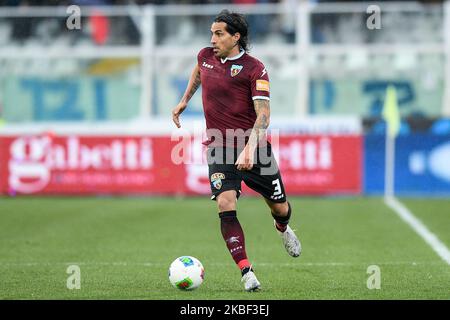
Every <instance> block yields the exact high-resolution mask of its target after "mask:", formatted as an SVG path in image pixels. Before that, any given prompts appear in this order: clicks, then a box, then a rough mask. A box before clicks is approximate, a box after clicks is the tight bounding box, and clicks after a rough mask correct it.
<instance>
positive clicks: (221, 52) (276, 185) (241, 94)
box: [172, 10, 301, 291]
mask: <svg viewBox="0 0 450 320" xmlns="http://www.w3.org/2000/svg"><path fill="white" fill-rule="evenodd" d="M247 52H248V24H247V21H246V20H245V18H244V16H243V15H241V14H238V13H230V12H229V11H228V10H223V11H222V12H221V13H219V15H217V16H216V18H215V19H214V22H213V23H212V25H211V47H207V48H204V49H202V50H200V52H199V53H198V56H197V65H196V66H195V67H194V70H193V71H192V74H191V76H190V79H189V83H188V85H187V88H186V91H185V93H184V95H183V97H182V99H181V101H180V102H179V104H178V105H177V106H176V107H175V108H174V109H173V111H172V119H173V121H174V123H175V125H176V126H177V127H178V128H180V127H181V126H180V119H179V117H180V115H181V113H182V112H183V111H184V110H185V109H186V107H187V104H188V102H189V100H190V99H191V97H192V96H193V94H194V93H195V92H196V90H197V89H198V87H199V86H200V85H202V100H203V110H204V114H205V119H206V127H207V130H206V131H207V132H206V133H207V137H208V140H207V141H206V142H205V144H207V145H208V167H209V177H210V184H211V190H212V197H211V199H213V200H216V201H217V206H218V211H219V217H220V221H221V232H222V236H223V238H224V240H225V242H226V246H227V248H228V249H229V251H230V253H231V256H232V257H233V259H234V261H235V262H236V265H237V266H238V267H239V269H240V270H241V275H242V282H243V283H244V287H245V290H247V291H256V290H259V289H260V286H261V285H260V282H259V281H258V279H257V278H256V275H255V273H254V270H253V268H252V265H251V264H250V262H249V259H248V258H247V253H246V250H245V239H244V232H243V230H242V228H241V225H240V223H239V221H238V218H237V215H236V203H237V199H238V198H239V196H240V193H241V182H242V181H244V182H245V183H246V184H247V185H248V186H249V187H250V188H251V189H253V190H255V191H256V192H258V193H259V194H261V195H262V196H263V197H264V200H265V202H266V203H267V205H268V206H269V208H270V210H271V213H272V216H273V218H274V225H275V228H276V231H277V232H278V233H279V234H280V236H281V238H282V240H283V243H284V247H285V248H286V250H287V252H288V254H289V255H291V256H292V257H298V256H299V255H300V252H301V245H300V241H299V240H298V238H297V236H296V235H295V233H294V232H293V230H292V229H291V228H290V227H289V225H288V223H289V219H290V217H291V206H290V204H289V202H288V201H287V199H286V194H285V190H284V186H283V181H282V179H281V175H280V172H279V170H278V166H277V163H276V161H275V158H274V156H273V154H272V150H271V145H270V143H269V142H268V141H267V138H266V130H267V128H268V126H269V118H270V105H269V101H270V88H269V77H268V74H267V70H266V68H265V67H264V65H263V64H262V63H261V62H260V61H259V60H258V59H256V58H254V57H252V56H251V55H249V54H248V53H247Z"/></svg>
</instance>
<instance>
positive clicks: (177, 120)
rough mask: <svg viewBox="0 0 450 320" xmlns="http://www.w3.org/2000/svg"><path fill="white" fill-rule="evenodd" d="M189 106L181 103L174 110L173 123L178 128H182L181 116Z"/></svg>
mask: <svg viewBox="0 0 450 320" xmlns="http://www.w3.org/2000/svg"><path fill="white" fill-rule="evenodd" d="M186 107H187V104H186V103H184V102H180V103H179V104H178V105H177V106H176V107H175V109H173V110H172V120H173V123H175V125H176V126H177V128H181V124H180V115H181V114H182V113H183V111H184V109H186Z"/></svg>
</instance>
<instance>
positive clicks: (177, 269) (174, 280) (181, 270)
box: [169, 256, 205, 290]
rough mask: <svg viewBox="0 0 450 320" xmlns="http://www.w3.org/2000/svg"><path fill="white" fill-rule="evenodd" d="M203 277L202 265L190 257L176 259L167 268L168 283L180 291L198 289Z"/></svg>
mask: <svg viewBox="0 0 450 320" xmlns="http://www.w3.org/2000/svg"><path fill="white" fill-rule="evenodd" d="M204 276H205V269H204V268H203V265H202V263H201V262H200V261H199V260H198V259H197V258H194V257H191V256H182V257H178V258H176V259H175V260H174V261H173V262H172V264H171V265H170V267H169V281H170V283H171V284H172V285H173V286H174V287H175V288H178V289H180V290H194V289H196V288H198V287H199V286H200V285H201V284H202V283H203V279H204Z"/></svg>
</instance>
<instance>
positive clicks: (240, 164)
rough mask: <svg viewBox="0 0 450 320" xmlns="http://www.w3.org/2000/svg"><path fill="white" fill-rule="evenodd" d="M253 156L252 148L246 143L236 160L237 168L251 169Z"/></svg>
mask: <svg viewBox="0 0 450 320" xmlns="http://www.w3.org/2000/svg"><path fill="white" fill-rule="evenodd" d="M254 158H255V150H252V148H250V147H249V146H248V145H247V146H245V148H244V150H242V152H241V154H240V155H239V157H238V158H237V160H236V163H235V165H237V169H238V170H252V168H253V164H254Z"/></svg>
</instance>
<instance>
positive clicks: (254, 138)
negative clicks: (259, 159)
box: [236, 99, 270, 170]
mask: <svg viewBox="0 0 450 320" xmlns="http://www.w3.org/2000/svg"><path fill="white" fill-rule="evenodd" d="M253 105H254V107H255V111H256V121H255V124H254V126H253V129H252V132H251V133H250V137H249V139H248V142H247V144H246V146H245V148H244V150H242V152H241V154H240V155H239V158H238V160H237V161H236V164H237V169H238V170H251V169H252V168H253V163H254V162H253V161H254V154H255V150H256V148H257V147H258V142H259V141H261V140H262V139H264V138H265V136H266V130H267V128H268V127H269V123H270V103H269V100H263V99H256V100H254V101H253Z"/></svg>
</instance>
